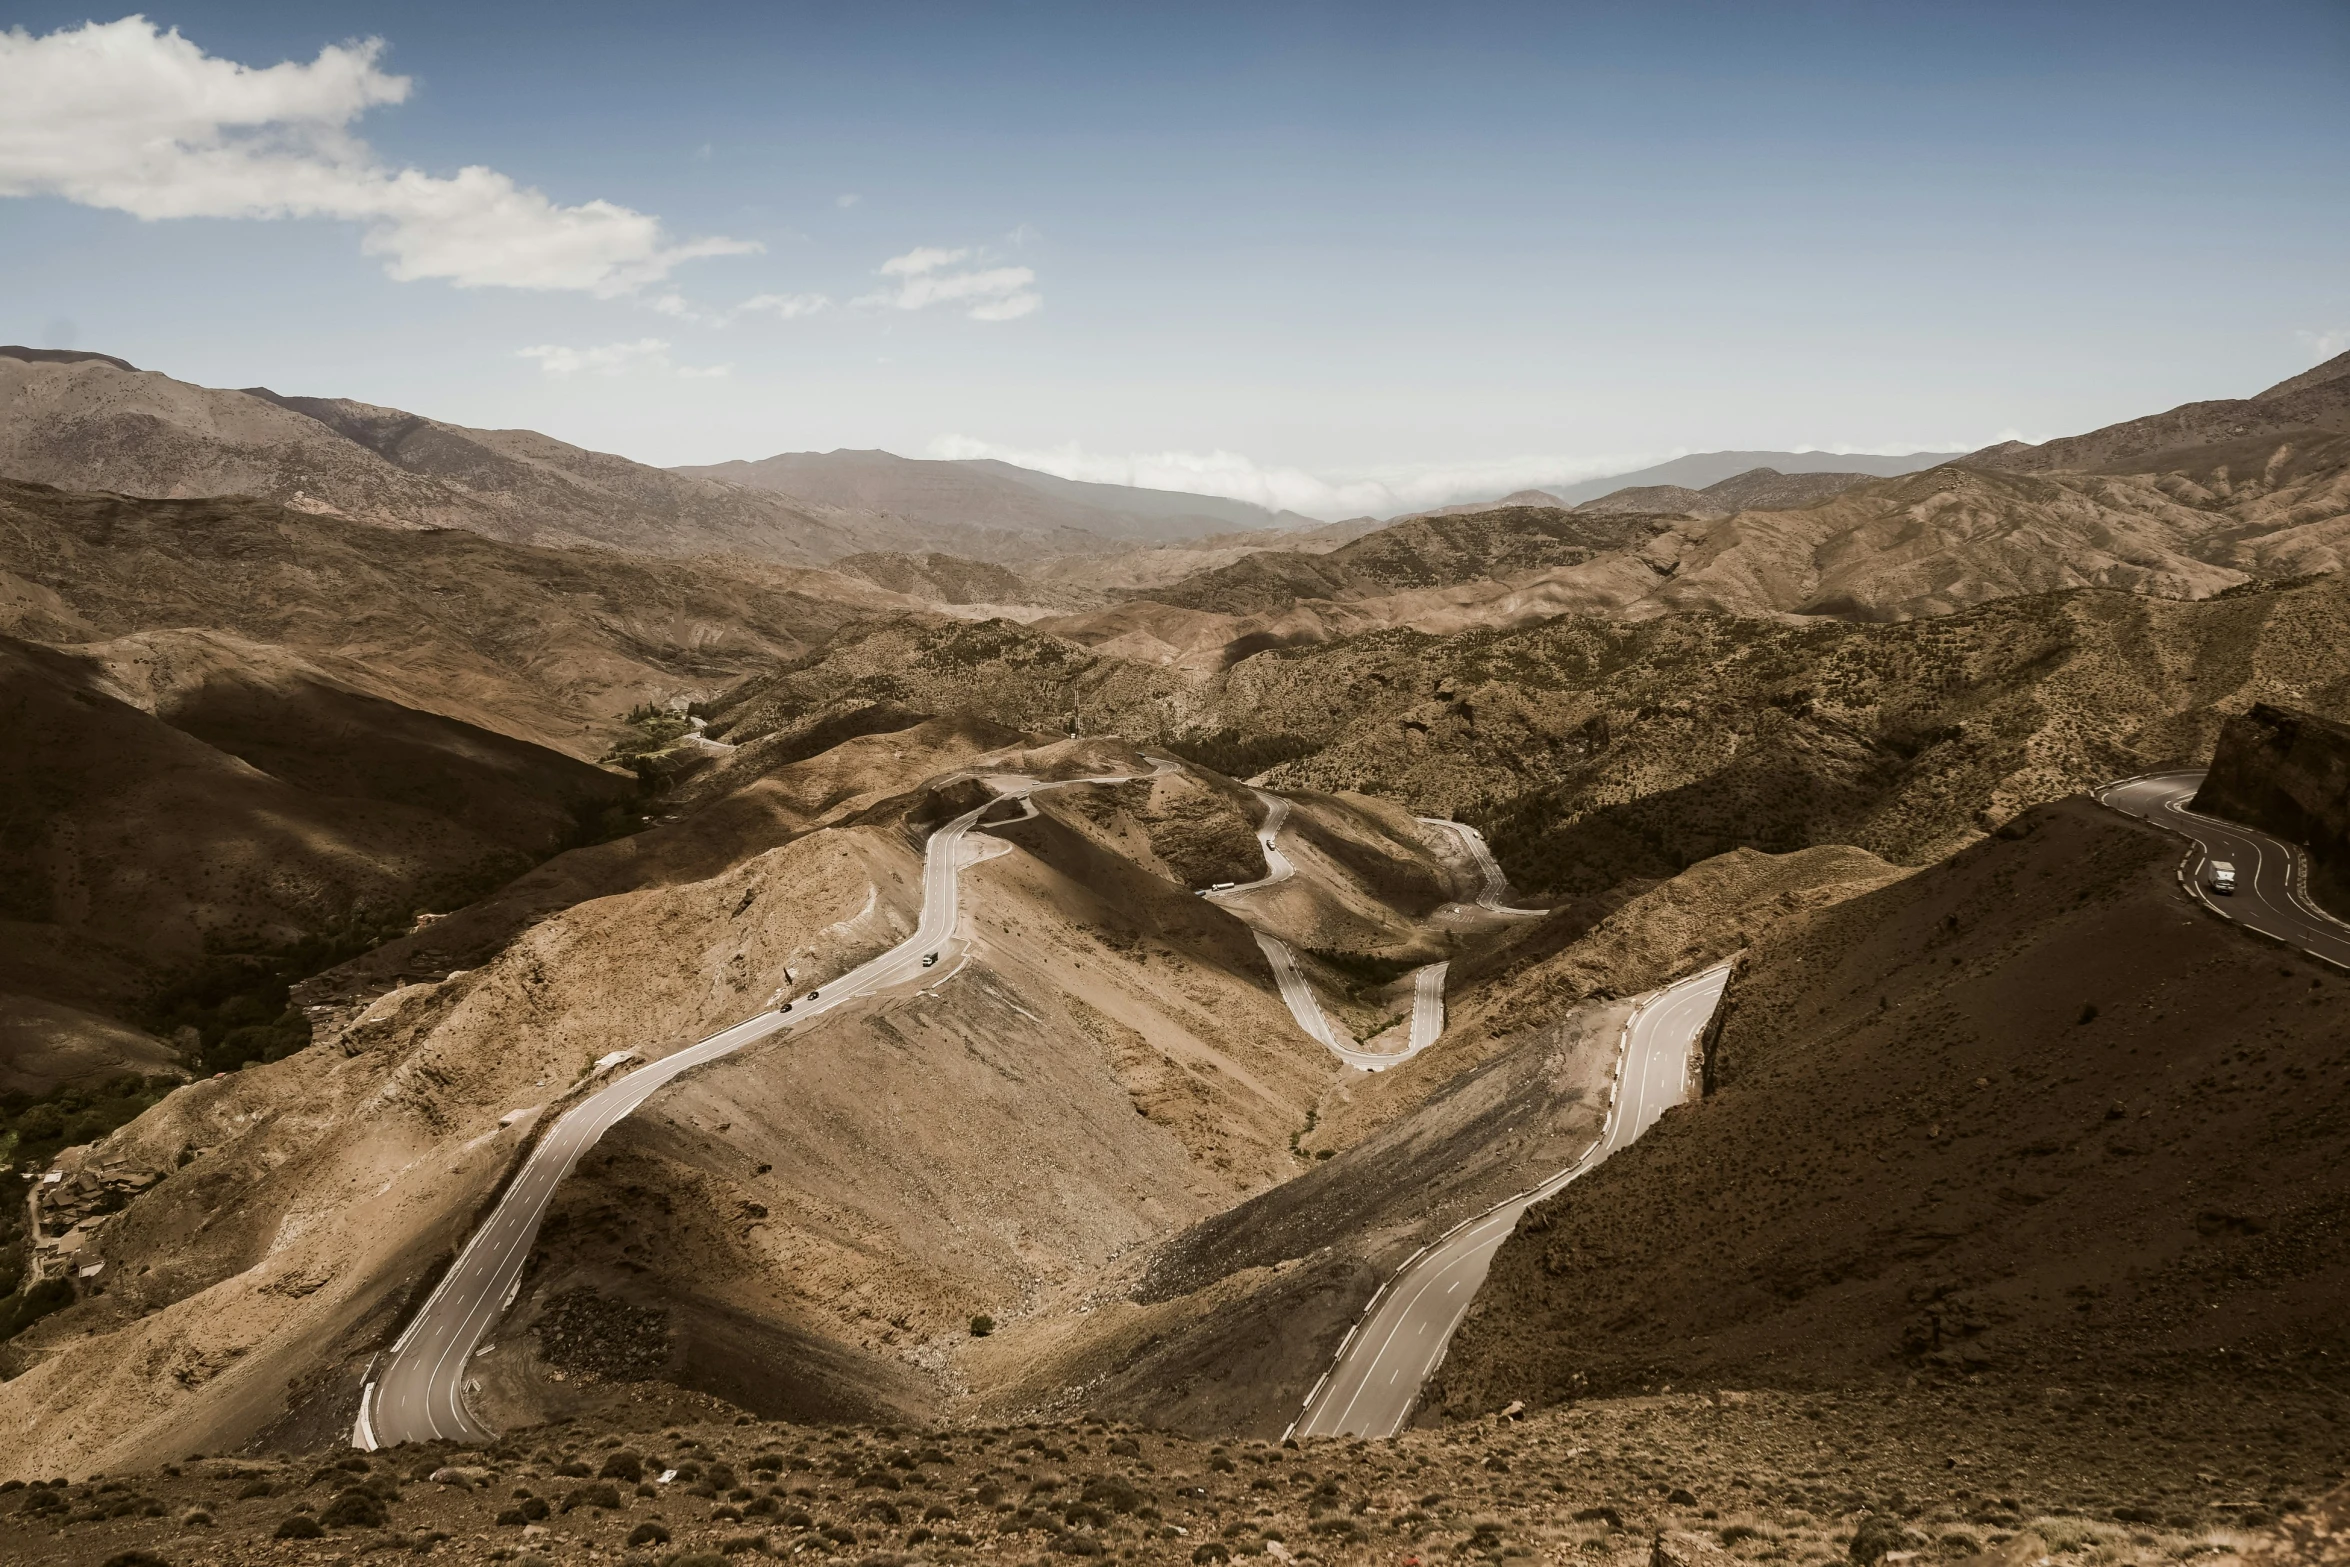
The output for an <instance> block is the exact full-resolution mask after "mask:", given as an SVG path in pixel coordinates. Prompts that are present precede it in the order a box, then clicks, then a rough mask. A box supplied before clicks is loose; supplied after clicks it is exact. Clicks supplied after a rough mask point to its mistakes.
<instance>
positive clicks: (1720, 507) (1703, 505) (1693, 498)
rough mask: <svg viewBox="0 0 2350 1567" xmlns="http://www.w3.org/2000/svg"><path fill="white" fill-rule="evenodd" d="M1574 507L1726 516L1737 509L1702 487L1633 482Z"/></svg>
mask: <svg viewBox="0 0 2350 1567" xmlns="http://www.w3.org/2000/svg"><path fill="white" fill-rule="evenodd" d="M1575 509H1576V510H1577V511H1584V512H1603V513H1604V512H1617V513H1630V514H1633V515H1637V516H1657V517H1726V516H1728V515H1729V514H1730V513H1731V512H1733V511H1735V510H1737V508H1736V507H1734V506H1727V505H1724V504H1723V503H1722V502H1720V501H1718V500H1716V499H1715V498H1714V497H1713V496H1711V495H1708V494H1706V493H1705V492H1704V491H1702V490H1692V489H1686V488H1684V487H1682V486H1681V485H1678V484H1635V485H1632V486H1630V487H1628V488H1625V489H1621V490H1610V491H1609V492H1608V493H1607V494H1605V495H1602V496H1600V497H1599V498H1598V499H1597V500H1591V501H1585V502H1584V503H1583V504H1582V505H1580V506H1578V507H1576V508H1575Z"/></svg>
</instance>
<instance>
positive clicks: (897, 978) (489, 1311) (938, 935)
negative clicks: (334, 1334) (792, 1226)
mask: <svg viewBox="0 0 2350 1567" xmlns="http://www.w3.org/2000/svg"><path fill="white" fill-rule="evenodd" d="M1161 765H1162V766H1164V765H1166V764H1163V763H1162V764H1161ZM989 781H990V782H992V783H994V784H995V785H996V786H997V787H998V790H999V792H998V793H997V795H996V797H995V798H994V799H991V800H989V801H988V802H987V804H985V805H982V806H979V807H977V808H976V809H973V810H969V811H965V812H964V813H963V814H962V815H960V816H958V817H956V818H955V819H954V820H952V821H950V822H948V823H947V824H946V825H945V826H943V827H941V828H939V829H938V830H937V831H936V832H934V833H932V834H931V835H930V840H929V842H928V843H927V844H925V845H924V848H923V860H922V918H921V920H920V922H919V923H918V924H917V925H916V926H915V928H914V933H913V934H912V935H911V936H908V937H907V938H906V939H905V940H904V941H901V942H899V943H898V944H897V945H896V946H894V947H892V948H890V949H889V950H888V951H887V952H884V953H882V954H881V955H880V956H879V957H876V958H873V959H870V960H869V961H867V962H866V963H864V964H862V965H861V966H859V967H857V968H855V969H852V970H850V971H849V972H848V973H846V974H843V975H841V976H840V977H839V978H838V979H835V980H833V981H832V982H831V983H830V984H827V985H822V986H819V987H818V988H817V990H816V991H815V992H814V993H812V995H810V996H805V997H801V998H800V999H799V1000H797V1001H796V1002H794V1003H792V1010H791V1012H790V1013H788V1014H786V1013H784V1012H781V1011H773V1012H762V1013H760V1014H759V1015H758V1016H757V1017H753V1018H749V1019H746V1020H745V1021H743V1022H740V1023H737V1024H735V1025H734V1026H733V1027H732V1028H728V1029H725V1030H723V1031H721V1032H719V1033H716V1034H713V1035H711V1036H710V1037H709V1038H707V1039H704V1040H701V1041H700V1042H698V1043H696V1044H693V1045H690V1046H688V1047H687V1048H686V1049H684V1050H680V1051H678V1052H677V1053H676V1054H675V1055H671V1056H665V1057H663V1058H662V1059H661V1060H658V1061H655V1062H653V1063H651V1064H650V1065H648V1066H643V1067H639V1068H638V1069H637V1070H635V1071H633V1072H630V1073H628V1074H627V1075H626V1076H624V1077H621V1078H619V1079H617V1080H615V1081H614V1082H612V1083H611V1084H610V1085H608V1086H607V1087H604V1088H602V1089H599V1090H597V1091H596V1092H595V1093H593V1094H591V1095H589V1096H588V1098H586V1099H585V1100H583V1101H582V1102H580V1103H579V1104H578V1105H575V1106H574V1107H572V1109H570V1110H569V1111H567V1112H565V1113H564V1115H563V1117H562V1118H561V1119H560V1120H558V1121H556V1123H555V1124H554V1125H553V1126H552V1127H550V1128H549V1129H548V1130H547V1132H546V1135H545V1136H543V1137H542V1138H540V1139H539V1143H538V1146H537V1147H535V1148H533V1149H532V1150H531V1153H530V1157H529V1158H528V1159H527V1160H526V1161H525V1162H524V1164H523V1166H522V1170H521V1172H520V1173H519V1174H518V1175H516V1176H515V1178H514V1179H513V1181H512V1182H510V1183H509V1184H508V1185H507V1187H506V1189H505V1191H504V1192H503V1193H502V1194H501V1195H500V1196H499V1198H498V1202H497V1206H496V1207H495V1208H493V1209H492V1210H491V1211H490V1216H489V1218H488V1219H487V1220H486V1221H485V1222H484V1223H483V1224H482V1225H481V1227H480V1228H479V1229H477V1230H475V1231H474V1232H473V1235H472V1237H471V1238H470V1239H469V1240H467V1241H466V1243H465V1248H464V1250H462V1251H460V1252H459V1253H458V1254H457V1260H456V1262H455V1263H454V1264H453V1265H452V1266H451V1267H450V1269H449V1271H448V1272H447V1273H446V1274H444V1275H442V1278H441V1281H440V1283H439V1284H438V1285H437V1286H435V1287H434V1289H433V1292H432V1294H431V1296H430V1297H429V1298H427V1299H426V1301H425V1303H424V1306H423V1308H422V1309H421V1310H419V1311H418V1312H417V1314H416V1316H415V1317H414V1319H413V1320H411V1321H410V1322H409V1324H408V1326H407V1328H406V1330H405V1331H403V1332H402V1333H401V1335H400V1337H399V1339H398V1340H397V1341H396V1342H395V1343H394V1344H393V1345H392V1348H391V1351H390V1354H389V1356H388V1357H387V1359H386V1361H385V1364H384V1366H383V1368H382V1372H381V1374H380V1375H379V1376H378V1377H376V1378H375V1379H374V1380H372V1381H370V1382H368V1383H367V1384H366V1386H365V1387H364V1388H363V1389H362V1390H361V1392H360V1397H359V1414H358V1418H357V1420H356V1421H355V1422H354V1423H353V1426H352V1431H351V1441H352V1445H353V1446H355V1447H358V1448H361V1449H363V1450H366V1451H370V1452H372V1451H374V1450H376V1449H377V1448H380V1447H389V1446H391V1445H393V1444H395V1443H399V1442H423V1441H433V1440H449V1441H482V1440H485V1439H487V1438H489V1437H492V1436H494V1435H495V1434H496V1433H495V1432H493V1431H491V1430H490V1429H489V1428H488V1427H487V1426H485V1425H484V1424H483V1423H482V1422H481V1421H480V1419H478V1418H477V1417H476V1416H475V1415H473V1414H472V1412H471V1411H469V1410H468V1409H467V1408H466V1393H467V1386H466V1382H467V1378H466V1366H467V1365H468V1363H469V1362H470V1361H471V1360H472V1359H473V1356H474V1355H475V1353H476V1352H477V1351H478V1350H479V1349H480V1347H481V1344H482V1341H483V1340H484V1339H485V1338H487V1337H488V1336H489V1333H490V1330H491V1329H492V1328H494V1327H495V1326H496V1325H497V1323H498V1319H499V1318H500V1317H502V1316H503V1315H504V1314H505V1312H506V1308H507V1307H508V1306H509V1305H511V1304H512V1303H513V1300H514V1296H515V1294H516V1293H517V1292H518V1291H519V1289H520V1287H521V1282H522V1269H523V1264H524V1263H525V1262H527V1261H528V1260H529V1257H530V1249H531V1243H532V1241H533V1240H534V1239H536V1237H537V1235H538V1231H539V1224H540V1221H541V1220H543V1219H544V1218H545V1217H546V1212H547V1208H548V1206H549V1204H551V1203H552V1202H553V1201H554V1198H555V1192H556V1189H557V1188H558V1187H560V1186H561V1185H562V1184H563V1181H564V1179H565V1178H566V1177H568V1176H569V1175H570V1174H571V1171H572V1169H573V1168H574V1167H575V1166H576V1165H577V1164H578V1163H579V1160H580V1157H581V1156H582V1155H583V1154H585V1153H586V1152H587V1150H588V1149H590V1148H592V1147H593V1146H595V1143H596V1140H597V1139H598V1138H600V1137H602V1136H603V1135H604V1134H605V1133H606V1132H607V1131H609V1130H611V1128H612V1127H613V1126H614V1125H615V1124H617V1123H618V1122H620V1121H621V1120H622V1119H624V1118H625V1117H627V1116H628V1115H630V1114H631V1113H633V1112H634V1111H635V1110H636V1109H637V1108H638V1107H639V1106H641V1105H643V1104H644V1102H645V1101H646V1100H648V1099H650V1098H652V1096H653V1095H654V1094H656V1093H658V1092H660V1091H661V1089H663V1088H665V1087H667V1086H668V1085H669V1084H670V1083H672V1082H674V1081H676V1079H677V1078H678V1077H680V1076H682V1075H683V1074H685V1073H686V1072H690V1071H692V1070H693V1069H694V1068H695V1067H697V1066H701V1065H703V1064H704V1063H706V1062H710V1061H715V1060H717V1059H719V1058H720V1057H721V1056H726V1055H731V1054H733V1053H734V1052H735V1051H737V1050H740V1049H742V1048H743V1047H744V1046H745V1045H750V1044H755V1043H757V1042H758V1041H759V1040H762V1039H765V1038H767V1037H768V1036H770V1035H772V1034H775V1033H778V1032H780V1031H782V1030H784V1029H787V1028H796V1027H799V1026H801V1025H803V1024H805V1023H807V1022H809V1021H811V1020H812V1019H815V1018H818V1017H821V1016H823V1015H824V1014H825V1013H827V1012H830V1011H831V1010H833V1009H834V1008H835V1007H839V1006H844V1005H846V1004H847V1003H849V1002H851V1001H854V1000H857V999H858V998H860V997H863V996H867V995H870V994H872V993H873V992H874V991H876V990H879V989H882V988H883V987H885V986H889V985H896V984H901V983H904V982H906V981H909V980H916V979H919V978H920V977H921V976H922V974H923V967H922V959H923V956H924V955H925V954H927V953H931V952H935V951H937V950H939V949H940V948H941V947H942V946H944V945H945V944H946V942H947V941H948V940H949V939H950V938H952V937H953V935H954V933H955V922H956V912H957V907H956V898H957V893H958V891H959V888H960V879H961V878H960V872H961V850H962V844H963V839H964V837H965V835H966V834H968V833H969V832H970V831H971V829H972V828H973V827H974V826H975V825H977V823H978V821H979V819H980V817H982V816H984V815H986V814H987V813H988V812H989V811H991V810H993V809H994V808H995V807H996V806H998V805H1000V804H1002V803H1004V802H1005V801H1007V800H1019V801H1022V802H1026V801H1027V799H1028V797H1029V796H1030V795H1033V794H1036V793H1038V792H1039V791H1041V790H1045V789H1060V788H1068V787H1072V786H1074V785H1077V784H1089V783H1125V782H1129V781H1130V779H1129V778H1128V777H1126V776H1117V777H1100V778H1071V779H1064V780H1061V781H1058V782H1046V781H1044V780H1041V779H1035V778H1026V777H1021V776H1017V775H1006V774H996V775H991V777H990V780H989ZM606 1061H607V1062H609V1061H611V1058H610V1057H607V1058H606Z"/></svg>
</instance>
